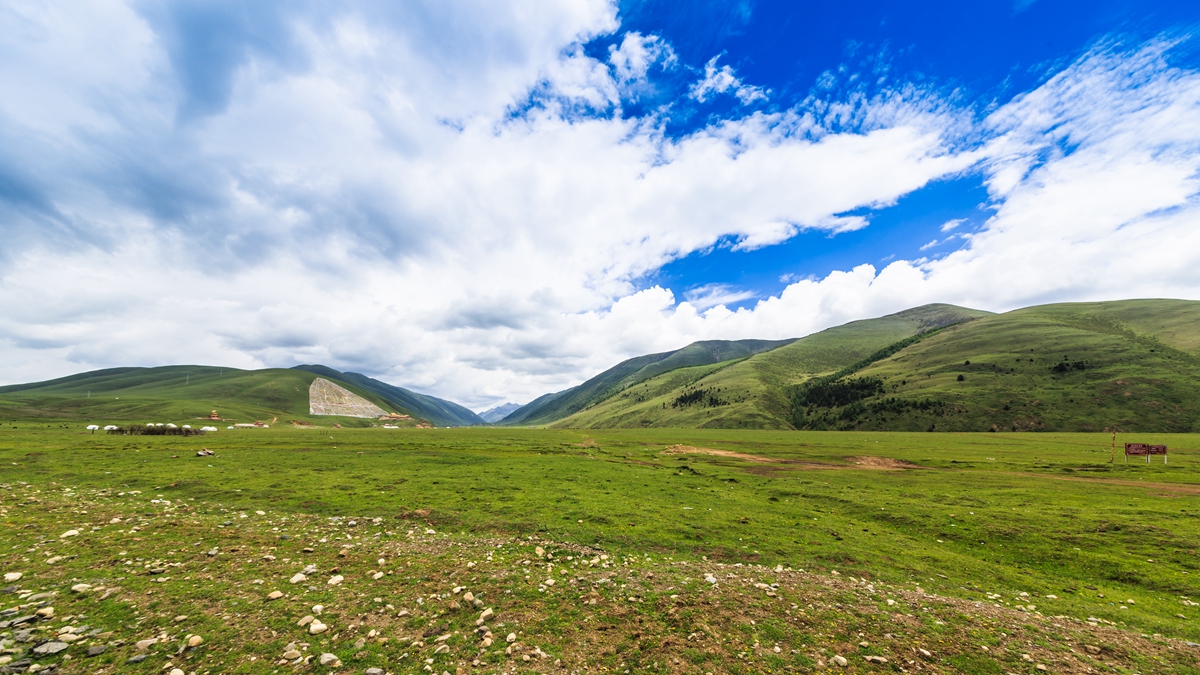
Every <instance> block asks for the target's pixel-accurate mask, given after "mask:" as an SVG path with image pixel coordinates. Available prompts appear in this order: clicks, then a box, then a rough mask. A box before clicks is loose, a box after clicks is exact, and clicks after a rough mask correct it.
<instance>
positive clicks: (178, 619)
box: [174, 614, 187, 623]
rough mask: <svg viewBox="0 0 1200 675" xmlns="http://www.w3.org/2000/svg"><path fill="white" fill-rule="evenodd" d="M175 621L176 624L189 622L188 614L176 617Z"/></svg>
mask: <svg viewBox="0 0 1200 675" xmlns="http://www.w3.org/2000/svg"><path fill="white" fill-rule="evenodd" d="M174 621H175V623H183V622H184V621H187V614H178V615H176V616H175V619H174Z"/></svg>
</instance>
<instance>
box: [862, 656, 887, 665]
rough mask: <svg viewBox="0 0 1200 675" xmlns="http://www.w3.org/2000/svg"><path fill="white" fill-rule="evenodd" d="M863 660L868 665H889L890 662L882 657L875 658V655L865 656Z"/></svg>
mask: <svg viewBox="0 0 1200 675" xmlns="http://www.w3.org/2000/svg"><path fill="white" fill-rule="evenodd" d="M863 659H864V660H866V662H867V663H887V662H888V660H887V659H885V658H883V657H882V656H874V655H872V656H864V657H863Z"/></svg>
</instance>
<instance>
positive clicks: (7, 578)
mask: <svg viewBox="0 0 1200 675" xmlns="http://www.w3.org/2000/svg"><path fill="white" fill-rule="evenodd" d="M23 576H25V575H24V574H22V573H21V572H5V573H4V583H6V584H11V583H13V582H14V581H20V580H21V577H23Z"/></svg>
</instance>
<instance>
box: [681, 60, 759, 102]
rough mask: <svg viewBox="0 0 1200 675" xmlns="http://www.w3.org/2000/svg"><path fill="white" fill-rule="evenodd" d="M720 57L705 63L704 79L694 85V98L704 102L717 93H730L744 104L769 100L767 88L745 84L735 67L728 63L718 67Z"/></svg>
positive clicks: (692, 94)
mask: <svg viewBox="0 0 1200 675" xmlns="http://www.w3.org/2000/svg"><path fill="white" fill-rule="evenodd" d="M720 58H721V57H720V56H719V55H718V56H714V57H712V58H711V59H709V61H708V63H706V64H704V79H702V80H700V81H699V82H696V83H695V84H693V85H692V90H691V96H692V98H694V99H696V100H697V101H699V102H701V103H704V102H705V101H707V100H709V99H710V98H712V97H713V95H715V94H725V93H729V94H732V95H733V96H736V97H737V98H738V100H740V101H741V102H742V105H748V104H750V103H753V102H754V101H765V100H767V91H766V90H765V89H763V88H761V87H755V86H752V85H749V84H745V83H744V82H742V81H741V80H740V79H739V78H738V76H737V75H734V74H733V68H730V67H729V66H728V65H724V66H721V67H719V68H718V67H717V60H718V59H720Z"/></svg>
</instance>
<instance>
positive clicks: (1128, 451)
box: [1125, 443, 1167, 464]
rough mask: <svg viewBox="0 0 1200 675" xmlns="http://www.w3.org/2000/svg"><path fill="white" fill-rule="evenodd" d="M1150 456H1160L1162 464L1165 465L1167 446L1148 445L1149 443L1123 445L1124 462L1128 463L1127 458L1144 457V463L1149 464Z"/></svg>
mask: <svg viewBox="0 0 1200 675" xmlns="http://www.w3.org/2000/svg"><path fill="white" fill-rule="evenodd" d="M1150 455H1162V456H1163V464H1166V463H1167V446H1165V445H1150V444H1149V443H1126V444H1125V458H1126V459H1125V461H1126V462H1128V461H1129V457H1130V456H1133V457H1145V458H1146V463H1147V464H1149V463H1150Z"/></svg>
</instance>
